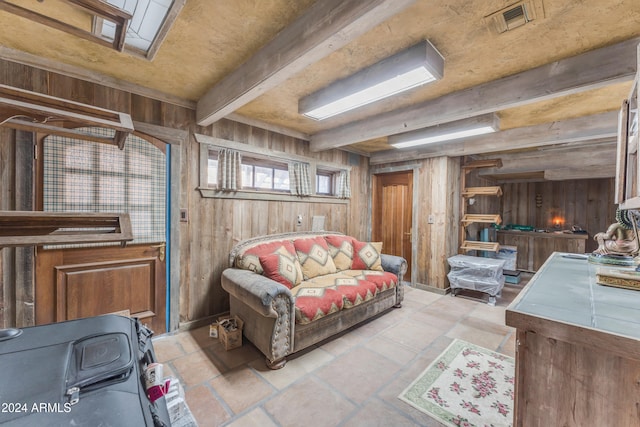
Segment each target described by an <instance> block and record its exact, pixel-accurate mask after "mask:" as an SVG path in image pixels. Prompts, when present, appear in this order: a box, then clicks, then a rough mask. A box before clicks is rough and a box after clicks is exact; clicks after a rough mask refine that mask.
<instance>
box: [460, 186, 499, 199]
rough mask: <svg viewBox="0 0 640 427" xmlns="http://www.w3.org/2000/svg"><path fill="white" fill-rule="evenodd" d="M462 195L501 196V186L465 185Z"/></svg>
mask: <svg viewBox="0 0 640 427" xmlns="http://www.w3.org/2000/svg"><path fill="white" fill-rule="evenodd" d="M462 196H463V197H474V196H502V188H501V187H500V186H493V187H467V188H465V189H464V191H463V192H462Z"/></svg>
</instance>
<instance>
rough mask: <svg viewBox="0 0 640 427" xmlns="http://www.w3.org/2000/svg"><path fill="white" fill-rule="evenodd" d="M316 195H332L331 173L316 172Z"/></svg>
mask: <svg viewBox="0 0 640 427" xmlns="http://www.w3.org/2000/svg"><path fill="white" fill-rule="evenodd" d="M316 194H322V195H327V196H330V195H333V173H331V172H324V171H317V172H316Z"/></svg>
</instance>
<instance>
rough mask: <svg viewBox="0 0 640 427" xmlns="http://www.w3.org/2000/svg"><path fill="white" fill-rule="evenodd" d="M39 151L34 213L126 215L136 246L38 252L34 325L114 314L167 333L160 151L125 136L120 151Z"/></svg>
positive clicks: (74, 143)
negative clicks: (129, 317)
mask: <svg viewBox="0 0 640 427" xmlns="http://www.w3.org/2000/svg"><path fill="white" fill-rule="evenodd" d="M39 145H40V146H41V149H39V152H41V153H43V155H42V156H40V157H41V159H39V160H38V161H39V164H38V171H39V173H38V175H39V177H38V185H37V187H38V194H37V197H36V198H37V202H38V203H37V204H38V207H39V209H42V210H45V211H63V212H64V211H72V212H73V211H95V212H101V211H102V212H107V211H111V212H128V213H129V215H130V217H131V224H132V230H133V235H134V240H133V241H132V242H131V243H129V244H127V245H126V247H120V246H119V245H116V246H113V245H112V246H104V245H103V246H99V245H95V244H94V245H91V244H83V245H73V246H67V247H55V246H49V247H38V248H36V259H35V323H36V324H37V325H39V324H46V323H53V322H61V321H65V320H72V319H78V318H83V317H90V316H96V315H101V314H107V313H119V314H126V315H130V316H132V317H137V318H139V319H141V321H142V322H143V323H145V324H147V325H148V326H149V327H150V328H151V329H153V330H154V332H155V333H163V332H165V331H166V262H165V235H166V229H165V223H166V214H165V211H166V206H165V204H166V202H165V191H166V159H165V157H164V149H165V146H164V144H162V143H159V142H158V141H147V140H143V139H142V138H139V137H136V136H129V138H127V141H126V142H125V148H124V150H119V149H118V148H117V147H114V146H110V145H107V144H101V143H93V142H87V141H78V140H69V139H60V137H54V136H49V137H46V138H44V139H43V140H42V141H41V142H39Z"/></svg>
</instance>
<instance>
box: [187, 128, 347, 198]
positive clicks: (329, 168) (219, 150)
mask: <svg viewBox="0 0 640 427" xmlns="http://www.w3.org/2000/svg"><path fill="white" fill-rule="evenodd" d="M197 137H198V135H196V139H198V138H197ZM200 137H201V138H208V137H204V136H202V135H200ZM199 142H200V141H199ZM230 145H234V144H233V143H231V144H230ZM235 145H238V144H235ZM252 149H253V147H246V150H245V147H244V146H243V147H242V149H237V150H235V149H229V148H226V147H224V146H216V145H213V144H212V145H208V144H202V147H201V156H202V157H201V160H200V165H201V168H202V169H201V173H200V176H201V184H202V185H201V187H200V191H201V194H202V195H203V197H225V198H229V197H235V196H237V197H243V198H254V197H258V198H259V199H260V200H265V197H269V196H266V195H265V194H268V193H273V194H274V197H275V198H279V197H282V196H284V195H288V196H296V197H300V196H304V197H310V198H311V199H309V200H310V201H313V197H318V198H320V197H325V198H326V197H330V198H335V199H337V198H341V199H348V198H350V197H351V185H350V172H349V169H343V168H341V165H338V164H335V165H334V164H329V163H326V162H317V163H316V161H315V160H314V159H309V161H297V160H296V158H302V156H292V157H294V159H290V158H286V157H283V155H284V153H277V154H270V153H267V152H266V151H268V150H265V149H255V152H254V151H252ZM233 151H235V152H239V153H241V155H239V160H238V157H234V159H236V160H235V161H234V163H233V164H232V166H231V167H232V169H233V170H234V171H238V170H240V171H241V173H240V182H238V183H237V184H236V185H237V186H236V187H235V188H236V189H231V188H227V189H226V191H225V189H224V188H222V185H223V183H222V182H221V177H224V179H225V181H226V182H227V183H229V182H234V179H233V178H230V176H231V175H230V172H228V171H227V172H225V171H224V170H222V168H223V160H224V159H223V156H225V158H228V159H231V157H230V155H229V154H228V153H229V152H233ZM274 153H275V152H274ZM280 156H282V157H281V158H280ZM238 161H239V166H238ZM226 167H229V166H225V168H226ZM234 173H235V172H234ZM240 190H241V191H240ZM252 192H255V193H256V196H252V195H251V193H252ZM224 193H228V194H224ZM260 193H262V194H260ZM277 193H282V195H277ZM274 200H275V199H274Z"/></svg>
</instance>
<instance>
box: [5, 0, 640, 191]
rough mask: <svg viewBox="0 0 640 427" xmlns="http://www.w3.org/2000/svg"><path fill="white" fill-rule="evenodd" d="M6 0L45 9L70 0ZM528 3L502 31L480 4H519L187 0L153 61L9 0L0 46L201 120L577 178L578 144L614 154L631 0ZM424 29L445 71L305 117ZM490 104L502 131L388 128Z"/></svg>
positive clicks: (624, 91) (635, 13) (630, 49)
mask: <svg viewBox="0 0 640 427" xmlns="http://www.w3.org/2000/svg"><path fill="white" fill-rule="evenodd" d="M0 1H9V2H11V3H14V4H17V5H20V6H23V7H29V8H32V9H33V10H36V11H37V12H38V13H42V14H45V15H51V16H53V15H59V14H60V10H65V9H64V8H65V7H66V8H68V4H66V2H65V1H64V0H43V1H37V2H36V1H34V0H0ZM527 3H528V4H529V7H531V8H533V9H534V10H535V12H536V17H535V19H534V20H533V21H531V22H529V23H527V24H525V25H523V26H521V27H518V28H515V29H512V30H510V31H507V32H504V33H498V32H497V31H496V30H495V28H494V27H493V26H492V24H491V22H490V20H489V19H488V18H487V16H489V15H491V14H492V13H494V12H496V11H500V10H502V9H504V8H507V7H511V6H512V5H514V4H516V2H514V1H512V0H507V1H505V0H483V1H468V0H446V1H444V0H437V1H435V0H369V1H366V2H364V1H362V0H318V1H315V2H314V1H313V0H233V1H229V0H187V1H186V3H185V4H184V7H182V9H181V10H180V13H179V14H178V16H177V18H176V20H175V22H174V23H173V25H172V26H171V28H170V29H169V30H168V32H167V33H166V36H165V38H164V41H163V43H162V45H160V47H159V48H158V50H157V52H156V54H155V57H154V58H153V60H148V59H146V58H144V57H141V56H136V55H133V54H131V53H127V52H126V51H125V52H118V51H116V50H113V49H109V48H107V47H105V46H101V45H98V44H96V43H92V42H90V41H88V40H86V39H83V38H79V37H75V36H73V35H70V34H67V33H65V32H62V31H59V30H57V29H54V28H50V27H47V26H44V25H41V24H38V23H35V22H33V21H30V20H27V19H25V18H22V17H19V16H16V15H12V14H9V13H7V12H2V11H0V57H1V58H4V59H7V60H12V61H16V62H21V63H25V64H29V65H35V66H39V67H42V68H46V69H49V70H52V71H58V72H62V73H65V74H70V75H73V76H76V77H80V78H84V79H87V80H90V81H96V82H101V83H103V84H107V85H112V86H118V87H121V88H123V89H125V90H130V91H132V92H134V93H139V94H142V95H146V96H150V97H153V98H157V99H161V100H165V101H168V102H173V103H176V104H180V105H185V106H189V107H192V108H195V109H197V117H198V120H199V122H200V124H203V125H206V124H209V123H211V122H213V121H215V120H218V119H219V118H221V117H228V118H232V119H234V120H238V121H243V122H245V123H250V124H255V125H258V126H262V127H265V128H268V129H273V130H277V131H280V132H283V133H287V134H290V135H294V136H297V137H300V138H302V139H306V140H308V141H310V146H311V149H312V150H315V151H321V150H326V149H330V148H341V149H345V150H349V151H354V152H358V153H361V154H365V155H368V156H370V157H371V162H372V163H374V164H382V163H388V162H391V161H402V160H410V159H415V158H420V157H429V156H435V155H443V154H446V155H463V154H474V155H493V153H508V154H505V156H506V157H509V158H510V159H511V158H513V159H516V160H514V161H515V162H516V164H517V159H518V158H521V159H523V162H524V159H525V158H526V159H528V160H526V161H527V165H528V166H527V168H528V169H527V170H526V171H524V167H523V170H521V171H514V170H512V169H509V170H506V169H505V173H506V174H507V175H509V174H510V175H509V176H511V178H510V179H515V178H513V177H514V176H517V177H518V178H517V179H524V178H526V177H527V173H529V174H530V177H535V178H537V179H539V177H541V176H545V173H544V172H545V171H548V170H551V169H556V170H557V169H566V171H567V176H571V177H576V176H577V175H576V171H575V170H574V169H580V167H579V166H580V165H579V164H578V166H577V167H574V166H571V165H573V164H574V163H575V160H573V161H572V160H570V159H571V158H574V159H580V158H581V155H580V153H581V152H584V155H585V156H591V157H590V158H597V159H598V161H599V163H598V165H600V164H601V163H603V162H604V163H606V162H615V160H614V159H615V155H614V154H615V153H614V151H615V148H614V144H612V141H613V140H614V139H615V134H616V126H617V119H616V111H617V110H618V109H619V107H620V104H621V102H622V100H623V99H624V98H626V97H628V95H629V91H630V89H631V84H632V79H633V77H632V76H633V74H634V72H635V70H636V68H637V59H636V46H637V45H638V43H639V42H640V4H639V3H638V0H528V1H527ZM61 8H62V9H61ZM72 18H73V16H72ZM423 39H428V40H430V41H431V43H432V44H433V45H434V46H435V47H436V48H437V49H438V50H439V51H440V52H441V53H442V55H443V56H444V58H445V69H444V78H443V79H442V80H440V81H438V82H436V83H432V84H429V85H425V86H423V87H420V88H416V89H413V90H411V91H409V92H406V93H404V94H401V95H397V96H395V97H393V98H389V99H387V100H383V101H380V102H377V103H375V104H372V105H369V106H366V107H362V108H360V109H358V110H356V111H353V112H351V113H346V114H343V115H340V116H336V117H334V118H330V119H327V120H324V121H314V120H311V119H308V118H306V117H304V116H302V115H300V114H298V110H297V106H298V99H300V98H302V97H304V96H306V95H308V94H310V93H312V92H314V91H316V90H318V89H320V88H323V87H325V86H326V85H328V84H330V83H331V82H333V81H335V80H337V79H340V78H343V77H346V76H348V75H350V74H352V73H354V72H356V71H358V70H359V69H361V68H363V67H366V66H367V65H370V64H372V63H374V62H376V61H378V60H380V59H383V58H385V57H387V56H390V55H391V54H393V53H395V52H398V51H400V50H402V49H404V48H406V47H409V46H411V45H412V44H414V43H416V42H417V41H420V40H423ZM0 83H2V82H0ZM487 112H496V114H497V115H498V117H499V118H500V127H501V131H500V132H499V133H497V134H492V135H485V136H482V137H475V138H468V139H466V140H464V141H461V142H456V143H442V144H438V145H435V144H434V145H432V146H428V147H425V148H416V149H410V150H406V151H401V150H395V149H392V148H391V147H390V146H389V145H388V144H387V139H386V137H387V136H388V135H390V134H395V133H399V132H403V131H408V130H412V129H418V128H422V127H426V126H432V125H437V124H440V123H445V122H449V121H452V120H457V119H461V118H465V117H471V116H475V115H479V114H484V113H487ZM565 144H571V145H570V147H571V148H570V150H569V153H570V155H566V156H565V158H566V159H567V162H570V163H564V164H560V165H559V166H558V162H557V161H556V162H555V163H554V162H549V168H550V169H546V166H545V165H546V164H547V162H546V160H543V159H551V160H552V158H553V157H556V155H555V154H552V155H548V153H553V152H554V151H553V149H551V148H550V147H556V146H560V147H561V148H562V146H563V145H565ZM543 148H544V149H543ZM582 150H584V151H582ZM565 151H566V149H565ZM529 157H531V159H535V160H531V159H530V158H529ZM603 159H604V160H603ZM523 164H524V163H523ZM530 164H531V165H538V166H531V165H530ZM582 164H583V165H584V161H583V162H582ZM598 165H595V164H594V165H593V167H600V166H598ZM531 169H533V170H531ZM582 169H583V171H584V169H585V168H584V167H583V168H582ZM569 170H571V174H569V173H568V172H569ZM611 170H612V169H611V167H609V168H608V169H607V171H611ZM493 172H495V173H492V174H491V176H492V177H497V178H498V179H499V177H500V173H499V171H493ZM507 172H508V173H507ZM525 172H526V173H525ZM587 172H588V171H587ZM523 173H524V175H523ZM583 174H584V175H585V177H587V176H593V174H591V175H589V174H585V173H584V172H583ZM608 174H609V172H607V175H608ZM507 175H505V177H506V176H507ZM546 175H547V179H558V178H557V177H558V176H559V175H558V173H557V171H556V173H555V174H554V173H548V174H546ZM552 176H553V177H555V178H551V177H552ZM610 176H613V173H611V174H610Z"/></svg>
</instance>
